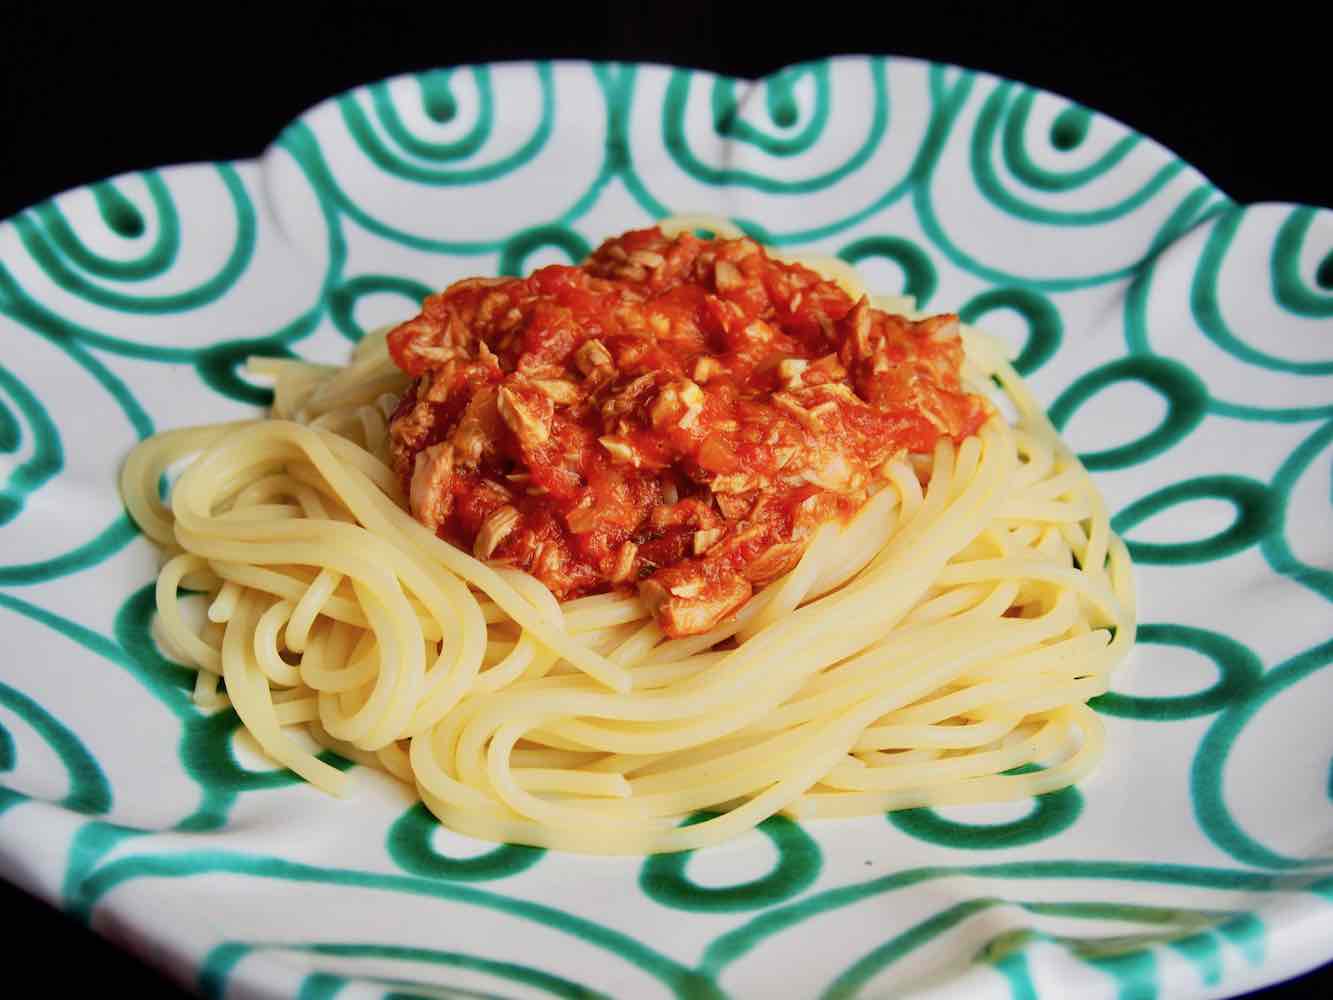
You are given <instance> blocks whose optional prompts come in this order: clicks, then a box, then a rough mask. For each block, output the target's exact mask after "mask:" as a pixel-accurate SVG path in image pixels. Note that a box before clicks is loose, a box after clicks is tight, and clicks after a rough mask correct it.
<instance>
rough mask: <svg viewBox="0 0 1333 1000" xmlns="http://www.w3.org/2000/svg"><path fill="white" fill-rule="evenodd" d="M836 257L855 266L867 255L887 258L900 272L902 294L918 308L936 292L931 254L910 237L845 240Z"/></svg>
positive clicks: (937, 279)
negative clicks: (913, 301) (910, 297)
mask: <svg viewBox="0 0 1333 1000" xmlns="http://www.w3.org/2000/svg"><path fill="white" fill-rule="evenodd" d="M838 257H839V258H840V259H842V260H845V261H846V262H847V263H848V264H851V265H852V266H855V265H857V264H859V263H861V261H863V260H865V259H866V258H867V257H887V258H888V259H889V260H891V261H893V262H894V263H895V264H897V265H898V266H899V267H900V268H902V272H903V290H902V294H903V295H910V296H912V297H913V298H914V299H916V305H917V308H918V309H920V308H921V307H922V306H923V305H925V304H926V302H927V301H929V299H930V297H931V296H932V295H934V294H935V286H936V285H938V284H939V276H938V275H937V274H936V273H935V265H934V264H932V263H931V262H930V257H929V256H927V255H926V252H925V251H924V250H922V249H921V248H920V247H919V246H917V245H916V244H915V243H913V242H912V241H911V240H905V239H903V238H902V237H900V236H867V237H864V238H863V239H859V240H856V241H854V242H852V243H848V244H847V245H846V246H845V247H843V248H842V249H841V250H839V251H838Z"/></svg>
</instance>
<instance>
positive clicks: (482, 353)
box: [389, 229, 988, 635]
mask: <svg viewBox="0 0 1333 1000" xmlns="http://www.w3.org/2000/svg"><path fill="white" fill-rule="evenodd" d="M957 329H958V326H957V317H955V316H952V315H942V316H934V317H930V318H928V319H925V320H922V321H920V322H912V321H909V320H906V319H903V318H901V317H898V316H893V315H890V314H887V313H884V312H881V311H879V310H876V309H873V308H871V307H870V305H869V303H868V302H867V301H866V300H865V299H862V300H861V301H859V302H856V301H853V300H852V299H851V297H850V296H848V295H847V294H846V293H845V292H844V291H842V289H841V288H839V287H838V286H837V285H836V284H834V283H833V282H831V281H827V280H825V279H823V278H821V277H820V276H819V275H818V274H816V273H815V272H813V271H811V270H810V269H808V268H805V267H801V266H800V265H795V264H788V263H784V262H781V261H778V260H775V259H773V258H771V257H769V256H768V255H767V254H766V253H765V251H764V250H763V249H762V248H761V247H760V246H759V245H758V244H756V243H754V242H753V241H750V240H746V239H738V240H701V239H698V238H696V237H694V236H691V235H688V234H686V235H681V236H678V237H675V238H668V237H666V236H665V235H663V234H662V233H661V231H660V230H658V229H644V230H637V231H634V232H629V233H626V234H624V235H623V236H620V237H617V238H615V239H612V240H608V241H607V242H606V243H604V244H603V245H602V246H601V247H599V248H598V249H597V251H596V252H595V253H593V255H592V256H591V257H590V258H589V259H588V261H587V262H586V263H585V264H583V265H582V266H579V267H563V266H551V267H544V268H541V269H540V270H538V271H536V272H534V273H533V274H532V275H531V276H530V277H527V278H512V279H498V280H497V279H482V278H473V279H468V280H466V281H461V282H458V283H457V284H455V285H453V286H452V287H450V288H449V289H447V290H446V291H444V292H443V293H441V294H439V295H432V296H430V297H429V298H428V299H427V300H426V301H425V303H424V305H423V307H422V312H421V314H420V315H419V316H417V317H416V318H415V319H412V320H410V321H408V322H406V323H404V324H402V325H401V326H399V327H397V328H396V329H394V330H393V331H392V332H391V333H390V334H389V350H390V352H391V353H392V355H393V358H394V360H395V362H396V363H397V364H398V366H399V367H400V368H402V369H403V371H405V372H406V373H407V374H408V375H411V376H412V377H413V378H414V381H413V383H412V385H411V387H410V388H409V390H408V391H407V393H406V394H405V395H404V397H403V399H402V402H401V403H400V404H399V406H398V409H397V411H396V412H395V414H394V415H393V419H392V421H391V425H390V449H391V454H392V458H393V462H394V465H395V468H396V469H397V471H398V473H399V474H400V475H401V476H402V478H403V482H404V486H405V488H406V491H407V493H408V496H409V498H410V503H411V508H412V513H413V515H414V516H415V517H416V518H417V519H418V520H420V521H421V522H422V523H423V524H425V525H426V526H427V527H429V528H431V529H432V530H434V531H436V532H437V533H438V534H439V535H440V536H441V537H443V538H445V539H447V540H449V541H451V542H453V543H454V544H456V545H459V546H460V547H463V548H465V549H468V550H469V551H473V552H474V553H475V554H476V555H478V556H479V557H481V558H486V559H496V560H502V561H505V562H508V563H511V564H513V565H515V566H517V567H519V568H521V569H523V570H526V571H527V572H529V573H532V574H533V575H535V576H536V577H538V578H539V579H540V580H542V582H543V583H545V584H546V585H547V586H548V587H550V589H551V590H552V591H553V592H554V593H555V595H556V596H557V597H558V598H560V599H567V598H571V597H576V596H579V595H582V594H588V593H595V592H598V591H604V590H608V589H611V588H614V587H621V586H636V585H637V586H640V587H641V588H642V589H643V592H644V593H645V595H646V596H647V597H649V598H650V599H651V600H652V602H653V604H654V606H655V607H656V609H657V616H658V620H659V622H660V623H661V624H662V627H663V629H664V630H665V631H666V632H667V633H668V634H669V635H687V634H694V633H698V632H702V631H706V630H707V629H708V628H711V627H712V626H713V625H714V624H716V623H717V622H719V621H721V620H722V619H724V618H725V617H727V616H728V615H730V614H732V613H733V612H734V611H735V610H736V609H737V608H739V607H740V606H741V605H742V604H743V603H744V602H745V600H746V599H748V597H749V596H750V594H751V593H752V591H753V588H754V587H756V586H762V585H763V584H765V583H767V582H769V581H770V580H773V579H775V578H777V577H778V576H780V575H781V574H782V573H785V572H786V571H787V570H789V569H790V568H791V567H792V566H794V565H795V563H796V561H797V560H798V559H799V558H800V555H801V553H802V552H803V551H804V548H805V546H806V545H807V544H808V542H809V539H810V537H811V535H812V534H813V531H814V529H815V528H816V527H818V526H819V525H820V524H822V523H824V522H826V521H828V520H831V519H834V518H845V517H847V516H849V515H850V514H852V513H854V512H855V511H856V510H857V509H858V508H859V507H860V506H861V505H862V504H863V503H864V502H865V500H866V499H867V498H868V496H869V495H870V493H871V492H873V490H874V489H875V488H876V487H878V486H879V485H880V484H882V482H883V472H882V467H883V466H884V464H885V462H886V461H887V460H889V459H891V458H893V457H894V456H895V455H898V454H900V453H902V452H912V453H920V452H929V451H931V450H932V449H933V448H934V446H935V444H936V442H937V441H938V440H939V438H940V437H941V436H946V435H947V436H948V437H950V438H953V439H954V440H959V439H961V438H964V437H966V436H968V435H970V434H973V433H975V432H976V430H977V429H978V427H979V426H980V425H981V423H982V422H983V421H984V420H985V419H986V415H987V412H988V411H987V409H986V404H985V403H984V402H983V401H982V399H981V398H980V397H978V396H975V395H972V394H969V393H967V392H965V391H964V390H963V389H962V388H961V386H960V383H959V367H960V365H961V363H962V355H963V349H962V344H961V342H960V341H959V339H958V333H957Z"/></svg>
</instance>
